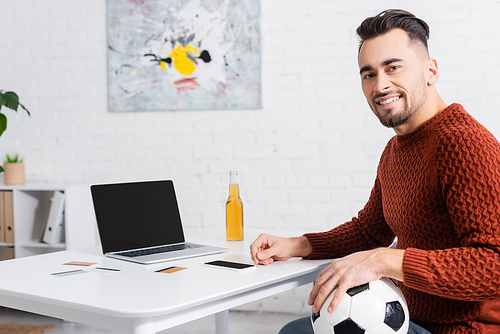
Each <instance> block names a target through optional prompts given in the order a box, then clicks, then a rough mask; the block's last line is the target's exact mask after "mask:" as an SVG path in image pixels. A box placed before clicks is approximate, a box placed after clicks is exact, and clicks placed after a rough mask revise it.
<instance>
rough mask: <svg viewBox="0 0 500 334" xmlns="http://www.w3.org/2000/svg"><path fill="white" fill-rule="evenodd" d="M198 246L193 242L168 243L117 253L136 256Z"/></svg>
mask: <svg viewBox="0 0 500 334" xmlns="http://www.w3.org/2000/svg"><path fill="white" fill-rule="evenodd" d="M198 247H201V246H199V245H193V244H181V245H169V246H161V247H155V248H148V249H140V250H134V251H128V252H122V253H119V255H123V256H127V257H137V256H144V255H151V254H159V253H166V252H173V251H179V250H183V249H192V248H198Z"/></svg>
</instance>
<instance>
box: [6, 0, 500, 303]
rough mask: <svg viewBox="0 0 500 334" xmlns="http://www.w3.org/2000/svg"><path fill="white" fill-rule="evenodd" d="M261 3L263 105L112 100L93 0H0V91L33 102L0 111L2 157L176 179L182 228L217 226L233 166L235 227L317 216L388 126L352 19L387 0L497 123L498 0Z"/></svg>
mask: <svg viewBox="0 0 500 334" xmlns="http://www.w3.org/2000/svg"><path fill="white" fill-rule="evenodd" d="M261 3H262V15H261V17H262V21H261V22H262V25H261V27H262V60H263V63H262V68H263V69H262V87H263V109H262V110H231V111H227V110H221V111H182V112H163V111H159V112H137V113H113V114H111V113H108V111H107V87H106V82H107V81H106V80H107V79H106V15H105V10H106V2H105V1H104V0H85V1H76V0H16V1H10V0H0V13H1V16H2V19H1V20H0V32H1V34H0V35H1V43H0V89H8V90H14V91H16V92H17V93H19V95H20V97H21V102H22V103H23V104H25V105H26V106H27V107H28V109H29V110H30V111H31V112H32V117H31V118H28V117H27V115H26V114H24V113H23V112H20V113H18V114H15V113H14V112H12V111H10V110H2V111H3V112H4V113H5V114H7V116H8V121H9V125H8V126H9V128H8V130H7V132H5V133H4V135H3V136H2V137H1V138H0V156H3V155H4V154H5V153H20V154H21V155H22V156H23V157H25V162H26V164H27V166H26V170H27V179H28V181H38V182H40V181H42V182H59V181H64V182H68V183H79V182H106V181H124V180H141V179H156V178H168V179H173V180H175V183H176V186H177V188H178V192H179V200H180V205H181V210H182V212H183V216H184V221H185V223H186V225H188V226H214V225H221V224H224V203H225V200H226V197H227V184H228V171H229V170H231V169H237V170H238V171H239V173H240V179H241V191H242V199H243V202H244V204H245V224H246V226H249V227H264V226H265V227H269V226H274V227H275V228H276V229H278V231H277V233H279V229H284V228H288V229H290V228H297V227H303V226H304V224H307V226H308V227H309V228H310V229H311V230H326V229H329V228H331V227H333V226H336V225H338V224H339V223H342V222H344V221H346V220H348V219H350V218H351V217H352V216H353V215H356V214H357V212H358V210H359V209H360V208H362V206H363V204H364V202H365V201H366V199H367V198H368V195H369V192H370V189H371V186H372V184H373V179H374V176H375V170H376V166H377V162H378V158H379V155H380V153H381V151H382V149H383V147H384V146H385V143H386V142H387V140H388V139H389V138H390V137H391V136H392V135H393V131H392V130H388V129H385V128H383V127H382V126H381V125H380V124H379V123H378V120H377V119H376V118H375V117H374V116H373V115H372V112H371V111H370V109H369V108H368V106H367V103H366V101H365V100H364V97H363V95H362V93H361V90H360V83H359V74H358V67H357V61H356V57H357V39H356V36H355V29H356V28H357V26H358V24H359V23H360V22H361V21H362V20H363V19H364V18H365V17H367V16H369V15H373V14H376V13H378V12H380V11H381V10H383V9H386V8H394V7H398V8H405V9H408V10H410V11H412V12H414V13H415V14H416V15H417V16H420V17H422V18H423V19H425V20H426V21H427V22H428V23H429V25H430V27H431V40H430V51H431V55H432V56H434V57H435V58H437V60H438V64H439V67H440V70H441V79H440V82H439V83H438V90H439V91H440V92H441V94H442V96H443V98H444V99H445V101H446V102H447V103H452V102H460V103H462V104H463V105H464V106H465V107H466V109H467V110H468V111H469V112H470V113H471V114H472V115H474V116H475V117H476V118H477V119H479V120H480V121H481V122H482V123H483V124H484V125H485V126H487V127H488V128H489V129H490V130H491V131H492V132H493V133H494V134H496V135H497V137H500V112H499V111H500V110H499V107H498V98H499V97H500V86H499V85H498V78H500V62H499V61H498V59H499V58H500V43H498V41H500V23H499V22H498V20H497V18H498V16H499V15H500V1H498V0H476V1H472V0H467V1H466V0H453V1H452V0H446V1H434V0H421V1H411V2H410V1H403V0H393V1H390V0H380V1H371V0H356V1H340V0H308V1H304V0H261ZM293 295H294V296H297V295H301V294H300V293H295V294H293ZM283 298H285V300H287V299H286V298H292V297H290V296H288V297H283ZM293 298H295V297H293ZM293 298H292V299H293ZM301 298H302V297H300V298H297V299H298V300H299V301H298V302H299V303H302V304H299V305H303V300H302V299H301ZM259 305H260V306H259V307H260V308H264V309H265V308H266V305H281V306H280V307H285V306H286V305H287V303H283V304H279V303H278V302H276V303H273V302H263V303H261V304H259ZM271 308H272V307H271ZM292 308H293V310H297V308H298V309H299V310H303V307H302V306H294V307H292Z"/></svg>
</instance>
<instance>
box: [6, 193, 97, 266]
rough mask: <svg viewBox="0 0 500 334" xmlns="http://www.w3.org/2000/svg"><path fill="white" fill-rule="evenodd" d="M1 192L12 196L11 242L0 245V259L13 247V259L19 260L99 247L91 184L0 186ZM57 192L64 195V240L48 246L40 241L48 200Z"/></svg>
mask: <svg viewBox="0 0 500 334" xmlns="http://www.w3.org/2000/svg"><path fill="white" fill-rule="evenodd" d="M4 190H7V191H12V194H13V211H14V243H6V242H0V260H3V259H5V258H6V256H8V254H9V253H10V252H11V250H12V247H14V255H15V257H16V258H19V257H25V256H30V255H37V254H43V253H48V252H54V251H59V250H64V249H77V248H84V247H90V246H95V245H98V244H99V239H98V235H97V227H96V222H95V215H94V207H93V204H92V197H91V194H90V185H51V184H39V185H37V184H26V185H23V186H6V185H0V191H4ZM56 190H59V191H62V192H64V194H65V214H64V239H65V240H64V242H61V243H59V244H54V245H48V244H46V243H43V242H41V240H40V238H41V235H42V232H43V227H44V226H43V225H44V222H45V217H46V214H47V210H48V206H49V201H50V198H51V197H52V196H53V194H54V191H56Z"/></svg>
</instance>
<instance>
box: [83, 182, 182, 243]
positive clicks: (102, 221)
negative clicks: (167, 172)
mask: <svg viewBox="0 0 500 334" xmlns="http://www.w3.org/2000/svg"><path fill="white" fill-rule="evenodd" d="M91 191H92V198H93V201H94V209H95V213H96V219H97V225H98V229H99V235H100V238H101V244H102V249H103V252H104V253H108V252H117V251H123V250H130V249H138V248H146V247H154V246H161V245H166V244H173V243H180V242H184V233H183V231H182V224H181V217H180V214H179V207H178V205H177V199H176V197H175V191H174V185H173V182H172V181H170V180H165V181H150V182H136V183H117V184H101V185H93V186H91Z"/></svg>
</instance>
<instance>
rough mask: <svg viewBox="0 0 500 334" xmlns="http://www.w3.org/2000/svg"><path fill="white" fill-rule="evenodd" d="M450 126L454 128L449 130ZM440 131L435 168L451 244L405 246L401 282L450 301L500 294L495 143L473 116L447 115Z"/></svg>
mask: <svg viewBox="0 0 500 334" xmlns="http://www.w3.org/2000/svg"><path fill="white" fill-rule="evenodd" d="M451 129H454V130H453V131H451ZM440 131H441V132H442V133H443V135H442V136H441V143H440V144H439V145H438V150H437V152H436V155H437V158H436V162H437V171H438V175H439V178H440V183H441V188H442V192H443V197H444V198H445V200H446V205H447V209H448V212H449V214H450V217H451V219H452V221H453V226H454V231H450V233H456V234H457V235H458V236H459V239H460V240H461V245H459V247H456V248H451V249H441V250H429V251H425V250H420V249H414V248H409V249H407V250H406V252H405V258H404V262H403V271H404V284H405V285H406V286H408V287H410V288H414V289H417V290H420V291H423V292H426V293H429V294H433V295H438V296H441V297H445V298H450V299H455V300H467V301H471V300H475V301H481V300H487V299H492V298H498V297H499V296H500V144H499V143H498V141H497V140H496V139H495V138H494V137H493V135H491V134H490V133H489V132H488V130H486V129H485V128H483V127H482V126H481V125H480V124H479V123H477V122H476V121H475V120H474V119H472V117H470V116H469V117H465V116H463V115H462V118H460V117H454V118H450V120H449V122H448V123H446V122H445V123H444V124H443V125H442V128H441V129H440Z"/></svg>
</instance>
